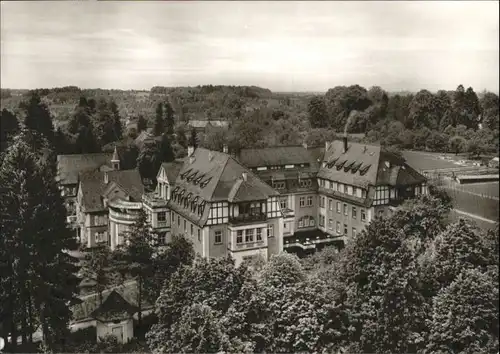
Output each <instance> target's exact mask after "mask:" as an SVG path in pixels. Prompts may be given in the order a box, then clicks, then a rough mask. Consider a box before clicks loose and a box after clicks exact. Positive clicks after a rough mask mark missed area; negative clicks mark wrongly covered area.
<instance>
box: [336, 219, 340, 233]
mask: <svg viewBox="0 0 500 354" xmlns="http://www.w3.org/2000/svg"><path fill="white" fill-rule="evenodd" d="M336 231H337V233H338V234H340V222H339V221H337V230H336Z"/></svg>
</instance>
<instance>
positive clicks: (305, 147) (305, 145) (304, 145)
mask: <svg viewBox="0 0 500 354" xmlns="http://www.w3.org/2000/svg"><path fill="white" fill-rule="evenodd" d="M302 146H303V147H304V149H306V150H307V143H306V142H305V141H304V142H303V143H302Z"/></svg>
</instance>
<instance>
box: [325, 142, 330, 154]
mask: <svg viewBox="0 0 500 354" xmlns="http://www.w3.org/2000/svg"><path fill="white" fill-rule="evenodd" d="M329 148H330V143H329V142H328V141H325V152H327V151H328V149H329Z"/></svg>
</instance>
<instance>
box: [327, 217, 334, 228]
mask: <svg viewBox="0 0 500 354" xmlns="http://www.w3.org/2000/svg"><path fill="white" fill-rule="evenodd" d="M328 228H329V229H330V230H333V219H328Z"/></svg>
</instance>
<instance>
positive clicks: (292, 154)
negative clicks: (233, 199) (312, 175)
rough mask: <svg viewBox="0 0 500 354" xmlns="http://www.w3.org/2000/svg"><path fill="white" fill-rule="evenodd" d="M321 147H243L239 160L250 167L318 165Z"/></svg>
mask: <svg viewBox="0 0 500 354" xmlns="http://www.w3.org/2000/svg"><path fill="white" fill-rule="evenodd" d="M321 150H322V149H321V148H319V149H318V148H314V149H310V150H309V149H306V148H305V147H303V146H302V145H298V146H276V147H269V148H262V149H241V150H240V152H239V154H238V160H239V161H240V162H241V163H242V164H243V165H245V166H247V167H249V168H254V167H262V166H281V165H297V164H298V165H300V164H310V165H311V166H318V161H317V160H318V158H320V156H318V155H321Z"/></svg>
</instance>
